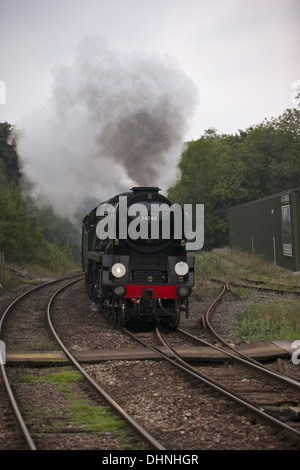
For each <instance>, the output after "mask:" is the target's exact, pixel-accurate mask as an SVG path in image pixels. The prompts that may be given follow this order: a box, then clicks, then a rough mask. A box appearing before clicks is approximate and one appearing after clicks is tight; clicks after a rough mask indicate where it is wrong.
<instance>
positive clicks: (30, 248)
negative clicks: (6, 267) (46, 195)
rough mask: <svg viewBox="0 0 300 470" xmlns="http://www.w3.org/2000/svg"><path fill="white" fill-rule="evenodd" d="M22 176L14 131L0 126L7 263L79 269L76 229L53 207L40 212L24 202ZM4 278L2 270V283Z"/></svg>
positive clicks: (0, 240)
mask: <svg viewBox="0 0 300 470" xmlns="http://www.w3.org/2000/svg"><path fill="white" fill-rule="evenodd" d="M21 176H22V174H21V171H20V163H19V158H18V154H17V151H16V141H15V132H14V129H13V127H12V126H11V125H10V124H8V123H0V251H1V252H4V256H5V261H7V262H15V263H18V264H29V265H32V266H34V267H38V268H39V270H41V269H42V270H43V271H44V272H49V271H51V272H55V273H62V272H69V271H70V270H74V269H76V268H78V265H79V260H80V254H79V233H78V231H77V229H75V227H74V226H73V225H72V224H71V222H69V221H67V220H65V219H62V218H59V217H57V216H56V215H55V214H54V212H53V210H52V209H51V208H50V207H47V208H42V209H38V208H36V207H34V206H33V205H32V204H31V203H30V202H29V201H28V200H27V199H25V197H24V196H23V193H22V191H21V188H20V184H21ZM4 274H5V273H4V271H3V270H2V272H1V273H0V275H1V281H3V279H4ZM2 275H3V276H2Z"/></svg>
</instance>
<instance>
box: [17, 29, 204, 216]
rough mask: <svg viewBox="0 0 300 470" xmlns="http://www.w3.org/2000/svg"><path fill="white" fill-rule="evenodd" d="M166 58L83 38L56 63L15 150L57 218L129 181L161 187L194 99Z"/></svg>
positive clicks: (170, 175)
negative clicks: (44, 97) (45, 95)
mask: <svg viewBox="0 0 300 470" xmlns="http://www.w3.org/2000/svg"><path fill="white" fill-rule="evenodd" d="M197 99H198V95H197V91H196V89H195V86H194V84H193V82H192V81H191V80H190V79H189V78H188V77H187V76H186V75H185V73H184V72H183V71H182V70H181V69H180V67H179V66H178V65H177V64H175V63H174V61H172V60H171V59H170V58H168V57H165V56H160V55H149V54H145V53H141V52H132V53H125V52H121V51H118V50H116V49H114V48H112V47H111V46H110V45H109V44H108V43H107V41H106V40H105V39H103V38H99V37H95V36H88V37H85V38H84V40H83V41H82V42H81V44H80V45H79V48H78V51H77V55H76V57H75V59H74V61H73V62H72V63H71V64H67V65H60V66H57V67H56V68H55V70H54V80H53V86H52V90H51V96H50V98H49V100H48V102H47V103H45V105H43V106H40V107H39V108H36V109H34V110H33V112H32V113H31V114H30V116H28V117H27V118H26V120H25V121H24V125H23V127H24V130H23V133H22V136H21V137H20V139H19V153H20V156H21V158H22V160H23V166H24V171H25V174H26V176H27V178H29V179H30V180H31V181H32V182H33V187H32V189H31V196H32V197H34V198H35V199H36V200H37V201H40V202H43V203H44V202H48V203H51V204H52V205H53V207H54V208H55V209H56V210H57V212H58V213H59V214H61V215H69V216H70V217H72V214H73V213H74V212H75V211H76V210H78V209H79V208H80V207H81V206H82V204H83V202H84V201H85V200H86V199H88V198H96V199H98V200H99V202H100V201H102V200H105V199H106V198H107V197H110V196H112V195H114V194H116V193H118V192H120V191H124V190H128V189H130V187H131V186H132V185H153V186H161V187H162V189H167V187H168V185H169V184H170V183H171V182H172V181H174V178H175V175H176V167H177V163H178V159H179V158H180V154H181V152H182V147H183V139H184V135H185V132H186V130H187V128H188V124H189V121H190V119H191V118H192V115H193V112H194V110H195V106H196V104H197Z"/></svg>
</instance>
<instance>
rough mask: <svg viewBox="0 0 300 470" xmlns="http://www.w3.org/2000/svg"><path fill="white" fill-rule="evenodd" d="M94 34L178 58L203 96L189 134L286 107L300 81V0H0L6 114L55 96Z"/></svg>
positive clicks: (233, 127)
mask: <svg viewBox="0 0 300 470" xmlns="http://www.w3.org/2000/svg"><path fill="white" fill-rule="evenodd" d="M86 34H97V35H98V34H99V35H102V36H104V37H105V38H106V40H107V41H108V43H109V44H110V46H111V47H113V48H115V49H116V50H119V51H123V52H125V53H130V52H131V51H140V52H141V53H143V52H145V53H148V54H149V53H160V54H165V55H167V56H170V57H171V59H172V60H173V61H174V62H177V63H178V66H180V67H181V69H182V70H183V71H184V72H185V74H186V75H187V76H188V77H190V78H191V79H192V80H193V81H194V83H195V85H196V87H197V89H198V93H199V97H200V99H199V103H198V107H197V112H196V114H195V117H194V120H193V122H192V123H191V125H190V128H189V130H188V131H187V133H186V136H185V137H186V139H192V138H193V139H197V138H199V137H200V136H201V134H202V133H203V132H204V130H205V129H208V128H210V127H214V128H216V129H217V130H218V131H219V132H225V133H235V132H236V131H237V130H238V129H245V128H247V127H248V126H250V125H253V124H258V123H260V122H261V121H262V120H263V119H264V118H270V117H272V116H275V117H276V116H279V115H280V114H281V113H282V112H283V111H284V110H285V109H286V108H290V107H292V106H293V101H292V94H293V88H292V87H293V85H294V86H295V85H296V84H297V83H300V82H299V80H300V60H299V59H300V53H299V46H300V0H0V80H1V82H0V84H1V95H0V97H1V100H0V101H1V104H0V120H1V121H8V122H10V123H11V124H16V125H18V122H19V121H20V120H22V119H23V118H24V116H25V115H26V113H28V112H30V111H31V109H32V108H34V107H35V106H36V105H39V104H42V103H44V102H45V101H46V99H47V97H49V96H51V93H52V91H51V90H52V89H51V84H52V82H53V70H55V68H56V67H57V66H59V65H64V64H69V63H71V62H72V61H73V60H74V57H75V54H76V50H77V48H78V44H79V43H80V42H81V41H82V39H83V37H84V36H85V35H86ZM3 83H4V84H5V88H6V94H5V96H4V92H3ZM4 101H5V103H4Z"/></svg>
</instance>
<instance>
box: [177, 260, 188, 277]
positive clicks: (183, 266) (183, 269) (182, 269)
mask: <svg viewBox="0 0 300 470" xmlns="http://www.w3.org/2000/svg"><path fill="white" fill-rule="evenodd" d="M174 269H175V273H176V274H178V276H185V275H186V274H187V273H188V272H189V265H188V264H187V263H186V262H185V261H179V262H178V263H176V264H175V268H174Z"/></svg>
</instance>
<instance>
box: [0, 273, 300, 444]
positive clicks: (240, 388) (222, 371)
mask: <svg viewBox="0 0 300 470" xmlns="http://www.w3.org/2000/svg"><path fill="white" fill-rule="evenodd" d="M67 282H68V283H69V281H67ZM70 285H71V284H70ZM73 286H74V288H75V286H76V285H75V284H73ZM67 287H68V286H67V285H66V286H64V285H63V286H62V287H61V288H59V289H57V287H54V289H53V293H52V294H51V300H50V302H49V304H48V305H47V317H49V319H50V322H51V315H52V312H53V313H54V312H55V315H56V316H57V318H60V316H59V315H60V310H59V299H60V297H62V296H63V295H64V291H66V289H67ZM227 292H228V289H226V288H225V291H224V294H223V295H225V294H226V293H227ZM219 300H220V299H219ZM56 302H57V304H56ZM75 304H76V300H75ZM66 305H67V304H66ZM217 305H218V301H217V302H216V303H215V304H214V306H215V307H216V306H217ZM62 308H64V307H62ZM25 310H26V309H25ZM210 311H211V313H212V312H213V308H212V309H211V310H210ZM77 312H78V309H77ZM81 315H82V314H81ZM84 315H85V314H84ZM33 316H34V315H33ZM98 316H99V312H97V314H95V316H94V317H92V318H91V322H92V323H93V324H94V322H95V318H98ZM86 320H87V317H84V321H85V323H86ZM2 321H3V320H2ZM206 322H207V323H206V330H208V324H209V323H210V320H209V316H207V320H206ZM54 323H55V322H54ZM60 326H61V328H62V330H63V329H64V330H65V331H66V325H63V326H62V325H60ZM50 328H51V329H52V328H53V329H54V330H55V327H53V325H52V327H50ZM121 331H126V330H124V329H123V330H121V329H120V328H119V327H115V329H114V330H113V334H116V340H115V341H118V340H117V335H118V334H119V335H120V333H121ZM203 331H204V330H203ZM0 332H1V330H0ZM66 334H67V332H66ZM71 334H72V332H71ZM210 334H212V333H210ZM126 335H128V333H127V332H126ZM130 335H131V336H130V338H134V342H136V335H133V334H132V332H130ZM80 336H81V332H80ZM139 336H140V338H141V337H142V338H141V339H142V342H143V343H142V344H144V346H147V347H149V346H150V348H151V349H152V350H156V349H157V356H158V357H159V358H160V359H162V360H161V361H159V364H163V363H166V364H169V365H170V364H171V365H172V368H171V369H172V370H173V366H174V386H176V383H177V382H180V383H181V379H179V378H178V379H177V378H176V374H178V372H176V371H178V368H179V369H180V374H182V376H183V377H184V378H185V377H187V374H189V377H190V378H189V381H190V385H188V384H187V385H183V383H181V385H180V386H181V387H184V389H186V391H185V392H183V393H184V396H185V394H188V395H186V396H191V403H190V406H185V407H183V405H180V406H182V407H183V408H184V412H183V411H182V412H183V418H182V419H183V420H184V421H185V422H186V423H188V422H189V421H190V420H191V425H190V426H189V427H188V428H187V429H190V431H191V432H194V433H196V435H199V430H200V429H202V430H203V429H206V427H207V426H208V424H205V425H204V427H203V420H202V415H205V410H204V409H201V411H199V412H198V411H197V412H196V411H193V405H194V404H195V403H196V402H197V401H200V402H201V401H203V399H202V398H201V396H202V394H203V397H205V400H206V398H208V397H209V396H210V395H212V397H211V405H209V406H212V409H214V410H215V409H216V408H218V409H220V410H222V407H224V406H225V407H226V406H229V408H230V407H231V405H230V403H231V402H232V403H234V405H233V406H237V407H238V410H239V411H238V412H239V413H240V412H241V411H240V410H243V409H244V407H245V403H247V407H246V408H247V410H248V412H249V413H250V414H251V416H254V414H255V415H256V417H258V418H256V419H259V420H262V419H263V420H265V419H268V420H269V419H271V423H272V426H276V428H278V429H280V430H281V431H282V435H283V436H285V435H286V434H288V436H289V437H292V438H293V440H295V441H297V442H296V445H298V441H299V431H298V429H297V422H295V423H292V425H291V423H290V422H288V423H287V422H283V421H282V420H281V419H280V417H278V416H270V417H268V418H266V417H265V414H268V413H265V410H263V409H262V408H268V411H269V412H270V413H274V411H278V410H274V408H278V407H277V406H276V407H275V404H276V405H277V404H278V402H279V401H281V402H282V403H283V401H286V400H289V403H292V404H294V405H296V404H298V391H299V389H298V385H299V384H298V383H295V381H293V380H291V381H290V383H289V384H288V385H287V384H285V385H283V387H285V388H284V389H283V390H281V392H278V391H277V392H276V393H275V392H274V391H273V390H272V387H273V385H271V388H270V385H269V382H270V381H273V378H268V384H266V385H265V386H264V387H263V393H260V396H258V394H257V393H256V392H255V389H256V390H257V391H258V390H259V389H260V391H261V392H262V390H261V389H262V387H261V384H262V382H261V378H259V379H257V378H255V379H253V380H252V379H251V378H250V376H248V374H247V375H245V374H244V375H243V376H242V377H243V379H242V380H240V379H241V376H240V375H239V368H240V367H241V366H238V367H236V366H234V367H233V364H232V363H233V362H234V361H235V356H236V355H237V354H236V353H235V352H234V351H232V350H230V349H229V347H227V346H226V345H224V350H225V351H226V353H227V354H228V355H232V356H234V357H232V358H231V359H232V360H231V361H230V362H229V363H228V364H227V366H226V365H223V364H222V365H219V366H218V367H210V366H209V367H208V366H205V368H201V367H192V366H191V365H190V364H187V363H184V362H183V361H182V358H180V357H178V356H176V355H174V347H175V346H178V345H180V344H182V343H183V342H184V344H185V345H186V344H187V338H188V341H189V342H191V344H192V345H194V344H197V343H198V341H199V338H194V336H193V335H191V334H188V333H187V332H183V330H178V331H176V332H174V333H170V332H169V331H166V332H164V333H163V332H160V333H159V334H158V335H155V336H154V335H153V334H152V333H151V336H150V333H143V334H140V335H139ZM83 337H84V335H83ZM109 338H112V336H109ZM183 338H184V339H183ZM17 339H20V338H19V336H18V338H13V339H12V341H11V344H12V346H13V347H15V344H16V342H17ZM5 341H6V339H5ZM40 341H41V344H42V343H43V340H42V339H40ZM120 341H121V336H120ZM195 341H197V343H195ZM217 341H218V342H220V340H219V338H217ZM56 342H57V343H58V344H60V342H61V343H62V341H61V340H60V339H59V338H56V339H55V343H56ZM7 343H8V344H9V341H7ZM21 343H22V340H21ZM125 344H126V342H125ZM161 344H164V348H169V349H168V354H167V355H164V354H162V353H161V351H160V350H158V348H159V346H160V345H161ZM201 344H205V340H204V339H203V338H202V341H201ZM61 346H64V344H63V343H62V344H61V345H60V347H61ZM68 346H69V345H68ZM209 346H210V347H216V348H217V346H215V345H212V344H211V343H210V344H209ZM78 347H79V348H82V345H81V346H80V345H79V346H78ZM127 347H131V345H129V341H128V346H127ZM39 348H40V346H38V345H37V349H39ZM63 349H64V348H63ZM222 351H223V349H222ZM64 352H65V354H66V356H67V357H68V359H69V360H70V361H71V360H72V359H74V357H73V355H72V353H71V352H69V351H68V350H67V349H66V350H65V351H64ZM238 356H239V357H240V358H241V356H240V355H238ZM241 359H242V360H243V361H245V362H247V363H248V362H251V361H248V360H247V359H246V358H245V357H242V358H241ZM243 361H242V362H243ZM116 362H117V361H115V362H114V364H115V363H116ZM123 362H124V364H123ZM146 362H148V361H146ZM152 362H153V369H152V372H150V377H149V376H148V378H149V386H150V380H151V376H153V375H155V374H156V371H157V370H158V367H157V364H158V363H157V362H155V361H152ZM242 362H241V363H242ZM114 364H113V365H107V366H106V365H105V364H103V365H102V369H100V370H103V371H104V370H105V369H107V370H108V369H111V370H113V369H115V370H116V371H117V376H116V379H113V378H112V376H111V378H108V381H107V382H106V383H105V391H104V388H102V389H101V394H102V392H104V395H103V394H102V395H101V396H102V398H103V400H104V401H106V403H108V402H109V403H110V406H113V403H114V402H115V400H116V401H117V402H118V398H115V395H113V396H114V399H111V398H109V396H108V393H109V394H110V388H111V389H112V390H113V391H114V392H115V391H116V388H117V387H116V384H117V383H118V382H120V381H121V376H123V375H124V376H126V375H127V373H128V374H129V375H128V380H129V384H130V382H132V379H133V378H134V374H135V371H137V370H138V369H139V372H140V373H141V374H142V373H143V372H142V370H143V361H142V362H139V364H138V361H130V362H129V363H128V362H126V361H121V364H119V365H116V366H115V365H114ZM151 364H152V363H151ZM151 364H150V365H151ZM78 366H79V368H77V370H78V371H80V373H81V369H83V368H82V367H81V365H80V364H78ZM138 366H140V367H138ZM243 367H244V366H243ZM251 367H252V366H251ZM151 368H152V366H151ZM84 369H85V371H84V372H85V374H87V375H89V376H90V378H91V382H90V383H91V384H92V387H93V388H94V390H96V389H97V388H99V385H98V380H95V375H94V374H93V373H92V371H93V369H95V368H94V367H93V366H90V367H87V368H86V367H84ZM126 369H127V371H126ZM162 369H164V368H163V366H162ZM171 369H170V368H169V366H166V367H165V370H166V373H167V374H169V373H170V372H171ZM87 370H88V371H90V372H87ZM145 370H146V369H145ZM123 371H124V372H123ZM120 372H121V373H120ZM256 373H257V369H256ZM262 373H263V372H262ZM132 374H133V375H132ZM144 374H145V372H144ZM158 375H159V374H158ZM225 375H227V376H228V375H230V376H231V381H228V380H227V379H228V377H227V378H225ZM275 375H276V374H275ZM100 376H101V374H100ZM172 376H173V375H172ZM178 377H179V376H178ZM145 378H146V377H145ZM274 378H275V376H274ZM143 379H144V377H142V375H141V377H140V379H139V380H143ZM113 380H116V382H112V384H113V385H112V386H110V385H109V386H107V385H108V384H109V383H110V381H113ZM166 380H167V382H168V381H170V379H169V378H167V379H166ZM185 380H186V379H184V381H185ZM280 380H281V379H280ZM135 383H138V382H135ZM145 383H146V382H145ZM272 383H273V382H272ZM197 384H200V385H197ZM141 385H142V384H141ZM129 387H130V385H129ZM152 387H153V388H152V390H153V394H154V396H153V404H154V403H155V402H156V406H157V407H158V409H157V411H155V408H154V409H153V410H152V412H151V415H153V416H156V418H155V419H157V420H158V422H160V421H161V419H162V418H161V417H160V413H161V415H163V414H164V412H163V410H164V411H165V408H166V409H167V408H168V406H171V405H170V404H169V405H168V402H170V403H171V400H170V399H169V395H168V394H169V392H168V394H167V395H166V397H165V398H162V399H160V397H159V396H158V393H159V391H158V389H157V391H155V388H154V387H155V385H153V386H152ZM199 387H200V388H199ZM276 387H277V388H280V387H281V388H282V383H281V385H280V384H276ZM100 388H101V387H100ZM224 389H225V395H224ZM188 390H189V391H188ZM286 390H290V392H289V393H291V394H290V395H289V396H288V395H287V393H286ZM123 391H125V390H123ZM126 392H129V390H127V391H126ZM254 392H255V393H256V395H255V400H256V401H255V402H254V403H252V399H251V397H253V396H254V395H253V394H254ZM133 393H134V390H133ZM200 393H201V396H200V395H199V394H200ZM271 393H273V395H272V400H273V404H272V402H270V399H269V396H270V394H271ZM278 393H281V395H279V394H278ZM214 394H217V395H216V397H215V398H214V396H213V395H214ZM126 396H127V395H126V394H124V393H123V401H124V400H125V402H126V400H127V398H126ZM128 396H129V395H128ZM156 396H157V400H156ZM178 396H179V397H180V394H179V395H178ZM224 396H225V399H226V403H227V402H228V403H229V405H227V404H225V405H224V404H222V403H223V401H222V400H224ZM232 396H235V398H233V397H232ZM136 398H137V399H138V403H139V405H138V406H140V404H145V403H146V397H144V396H143V392H141V391H140V392H139V391H138V389H137V390H136ZM107 399H108V401H107ZM144 399H145V400H144ZM179 400H180V402H181V401H182V397H180V398H179ZM249 400H250V401H249ZM160 401H162V402H163V408H161V411H159V402H160ZM135 402H136V400H134V401H133V403H132V404H131V405H130V406H129V408H128V409H129V413H127V414H128V415H129V416H130V417H132V416H134V418H132V425H133V427H134V425H135V423H138V422H141V423H142V426H140V425H139V424H138V426H137V432H138V433H139V431H141V433H140V436H143V433H144V429H152V427H149V422H147V420H146V421H143V419H142V420H141V421H140V417H142V416H143V413H144V412H143V411H142V408H141V411H139V412H137V413H136V414H135V412H136V403H135ZM224 403H225V402H224ZM126 404H127V403H126ZM273 405H274V406H273ZM154 406H155V405H154ZM172 406H174V405H172ZM205 406H207V405H205ZM148 407H149V405H147V409H148ZM117 408H121V407H119V405H117ZM282 409H283V407H282V408H281V410H280V411H282ZM132 410H134V413H132ZM199 410H200V409H199ZM257 410H258V412H257ZM121 413H122V412H121ZM125 413H126V412H125ZM198 413H200V415H199V418H198V417H197V419H196V414H197V416H198ZM206 413H207V414H208V415H209V412H208V411H207V412H206ZM220 413H221V411H220V412H218V413H217V414H220ZM242 413H243V412H242ZM166 414H167V415H168V413H166ZM173 414H174V412H172V413H171V414H170V415H169V418H166V419H172V418H173ZM194 414H195V417H194V416H193V415H194ZM275 414H276V413H275ZM277 414H278V413H277ZM225 415H226V413H225ZM50 418H51V417H50ZM52 418H54V417H52ZM124 418H125V415H124ZM143 418H144V416H143ZM192 418H193V419H192ZM194 418H195V419H194ZM198 419H199V422H201V424H200V427H199V428H198V427H197V426H198V425H196V424H193V422H194V421H195V423H196V422H198ZM205 419H206V421H205ZM205 419H204V423H207V420H208V418H205ZM230 419H231V418H230ZM238 419H239V418H238ZM238 419H237V421H238ZM150 422H151V423H152V421H151V420H150ZM145 423H146V425H145ZM155 423H156V421H154V422H153V423H152V425H151V426H153V425H154V428H155V435H159V436H160V433H161V432H162V431H161V430H160V427H159V426H160V424H157V425H156V424H155ZM294 424H295V426H294ZM243 426H245V424H244V423H243ZM250 427H251V425H250ZM29 428H30V426H29ZM169 428H170V429H168V421H166V422H165V424H163V429H164V431H163V433H164V434H167V435H168V434H169V433H170V432H171V426H169ZM185 429H186V428H185V427H183V426H182V427H181V425H179V429H178V433H179V434H180V433H184V434H183V438H184V439H183V441H182V443H181V445H183V446H184V442H185V434H187V431H185ZM65 432H69V431H68V429H66V431H65ZM174 432H175V431H172V432H171V433H174ZM229 432H230V431H229ZM249 432H250V431H249ZM151 433H152V430H151ZM226 433H228V431H226V430H224V435H226ZM147 434H148V433H147V431H146V435H144V437H145V439H146V440H147ZM200 435H201V438H199V439H204V440H205V439H206V431H205V434H204V435H202V433H201V434H200ZM207 435H208V436H210V435H209V433H207ZM149 436H150V440H151V435H150V434H149ZM210 438H212V437H207V439H210ZM178 439H179V441H180V438H178ZM213 439H215V435H214V436H213ZM159 441H160V439H159ZM148 442H149V441H148ZM162 442H164V445H162V444H161V443H160V442H158V441H156V440H155V439H154V441H153V442H152V444H149V445H150V447H152V448H156V449H160V450H164V449H165V448H182V449H186V447H171V446H172V444H170V441H169V440H168V439H166V440H162ZM166 444H167V445H166ZM177 445H178V444H177ZM209 445H211V444H209ZM189 448H190V447H189ZM191 448H197V449H198V447H191ZM209 448H211V447H209ZM293 448H294V447H293ZM297 448H298V447H297Z"/></svg>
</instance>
